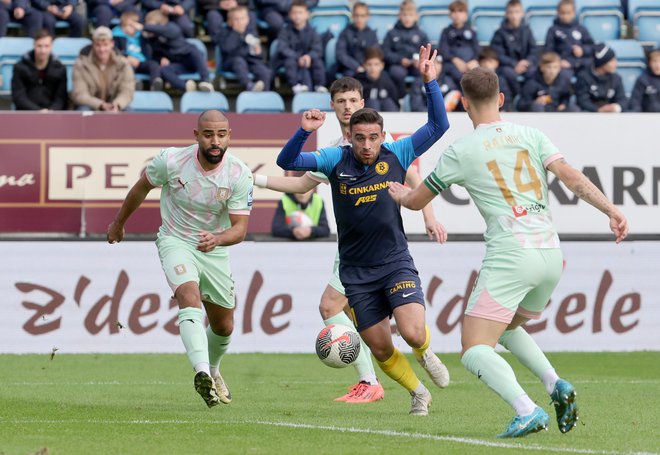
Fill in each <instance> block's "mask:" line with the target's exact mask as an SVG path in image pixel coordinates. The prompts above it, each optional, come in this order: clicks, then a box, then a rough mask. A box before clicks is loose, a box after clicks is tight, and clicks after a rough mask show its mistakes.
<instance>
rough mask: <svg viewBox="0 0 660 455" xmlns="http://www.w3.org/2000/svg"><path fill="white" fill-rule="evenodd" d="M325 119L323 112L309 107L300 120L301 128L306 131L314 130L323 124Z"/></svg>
mask: <svg viewBox="0 0 660 455" xmlns="http://www.w3.org/2000/svg"><path fill="white" fill-rule="evenodd" d="M324 121H325V112H321V111H320V110H318V109H310V110H308V111H305V112H304V113H303V116H302V120H301V122H300V126H301V127H302V129H304V130H305V131H308V132H310V133H311V132H312V131H316V130H317V129H319V128H320V127H321V125H323V122H324Z"/></svg>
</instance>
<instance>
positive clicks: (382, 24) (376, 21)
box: [368, 4, 399, 43]
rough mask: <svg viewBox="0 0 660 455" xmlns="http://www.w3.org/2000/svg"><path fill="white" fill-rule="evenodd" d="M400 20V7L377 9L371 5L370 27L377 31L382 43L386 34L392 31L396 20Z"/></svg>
mask: <svg viewBox="0 0 660 455" xmlns="http://www.w3.org/2000/svg"><path fill="white" fill-rule="evenodd" d="M398 20H399V10H398V9H382V10H375V9H374V8H373V7H372V5H371V4H370V5H369V22H368V24H369V27H371V28H372V29H374V30H375V31H376V35H377V36H378V41H380V42H381V43H382V42H383V40H384V39H385V35H387V32H389V31H390V29H391V28H392V27H394V24H396V21H398Z"/></svg>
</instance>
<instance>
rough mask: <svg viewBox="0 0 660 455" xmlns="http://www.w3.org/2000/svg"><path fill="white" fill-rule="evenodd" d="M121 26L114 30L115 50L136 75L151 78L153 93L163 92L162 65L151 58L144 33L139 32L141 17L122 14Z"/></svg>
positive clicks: (135, 14) (133, 12)
mask: <svg viewBox="0 0 660 455" xmlns="http://www.w3.org/2000/svg"><path fill="white" fill-rule="evenodd" d="M119 20H120V22H119V25H117V26H116V27H114V28H113V29H112V36H113V37H114V40H115V48H116V49H117V50H118V51H119V52H121V53H122V55H123V56H124V57H126V59H127V60H128V63H130V65H131V67H132V68H133V72H134V73H135V74H146V75H148V76H149V81H150V88H151V90H153V91H157V92H158V91H161V90H163V79H162V78H161V77H160V65H159V64H158V62H157V61H155V60H153V59H152V58H151V55H149V56H147V55H145V53H144V52H145V50H146V52H147V54H151V52H150V51H149V50H147V49H149V45H148V44H147V43H146V40H145V39H144V38H143V37H142V31H141V30H138V28H139V27H140V25H138V26H136V25H135V24H136V23H137V24H139V22H140V15H139V14H138V13H137V12H135V11H126V12H125V13H122V15H121V18H120V19H119Z"/></svg>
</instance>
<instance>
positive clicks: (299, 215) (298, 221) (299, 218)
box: [286, 210, 314, 228]
mask: <svg viewBox="0 0 660 455" xmlns="http://www.w3.org/2000/svg"><path fill="white" fill-rule="evenodd" d="M286 224H287V225H289V227H291V228H295V227H307V226H311V225H312V224H314V223H312V219H311V218H310V217H309V216H307V214H306V213H305V212H303V211H302V210H298V211H295V212H293V213H292V214H291V215H290V216H287V217H286Z"/></svg>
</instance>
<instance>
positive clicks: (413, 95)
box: [410, 55, 461, 112]
mask: <svg viewBox="0 0 660 455" xmlns="http://www.w3.org/2000/svg"><path fill="white" fill-rule="evenodd" d="M435 72H436V73H437V75H438V78H437V79H436V80H437V81H438V85H439V86H440V91H441V92H442V97H443V98H444V100H445V110H446V111H447V112H452V111H454V110H456V108H457V107H458V105H459V104H460V102H461V91H460V90H459V88H458V87H457V86H456V84H454V81H453V80H452V79H451V78H449V77H447V76H446V75H445V72H444V65H443V64H442V56H441V55H438V56H437V57H436V59H435ZM426 103H427V99H426V90H425V89H424V82H423V81H422V77H421V76H419V77H416V78H415V81H414V82H413V83H412V86H411V87H410V110H411V111H412V112H426V111H427V110H428V109H427V104H426Z"/></svg>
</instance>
